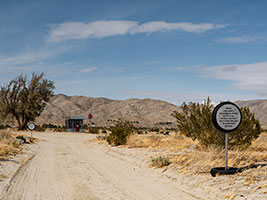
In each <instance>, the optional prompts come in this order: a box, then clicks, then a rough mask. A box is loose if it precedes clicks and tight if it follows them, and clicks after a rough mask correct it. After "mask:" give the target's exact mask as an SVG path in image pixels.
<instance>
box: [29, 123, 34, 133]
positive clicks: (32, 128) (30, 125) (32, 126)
mask: <svg viewBox="0 0 267 200" xmlns="http://www.w3.org/2000/svg"><path fill="white" fill-rule="evenodd" d="M28 128H29V129H30V130H31V131H33V130H34V129H35V124H34V123H30V124H29V125H28Z"/></svg>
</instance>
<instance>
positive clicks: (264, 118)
mask: <svg viewBox="0 0 267 200" xmlns="http://www.w3.org/2000/svg"><path fill="white" fill-rule="evenodd" d="M236 104H237V105H239V106H240V107H244V106H246V107H249V109H250V111H251V112H254V113H255V117H256V118H257V119H258V120H259V121H260V122H261V125H262V128H264V129H267V100H250V101H236Z"/></svg>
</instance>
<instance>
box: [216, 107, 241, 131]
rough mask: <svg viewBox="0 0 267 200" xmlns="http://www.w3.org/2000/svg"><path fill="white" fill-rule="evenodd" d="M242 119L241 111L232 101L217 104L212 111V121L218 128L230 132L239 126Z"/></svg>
mask: <svg viewBox="0 0 267 200" xmlns="http://www.w3.org/2000/svg"><path fill="white" fill-rule="evenodd" d="M241 120H242V116H241V111H240V109H239V108H238V107H237V105H235V104H234V103H232V102H223V103H220V104H219V105H217V106H216V107H215V109H214V111H213V113H212V121H213V124H214V126H215V128H217V129H218V130H220V131H222V132H225V133H229V132H232V131H234V130H235V129H237V128H238V126H239V125H240V123H241Z"/></svg>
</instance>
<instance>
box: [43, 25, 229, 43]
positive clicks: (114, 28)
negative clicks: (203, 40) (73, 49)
mask: <svg viewBox="0 0 267 200" xmlns="http://www.w3.org/2000/svg"><path fill="white" fill-rule="evenodd" d="M223 27H225V25H222V24H211V23H200V24H193V23H168V22H164V21H152V22H147V23H143V24H141V23H139V22H136V21H126V20H110V21H108V20H106V21H105V20H102V21H94V22H90V23H83V22H65V23H61V24H56V25H53V26H52V28H51V30H50V33H49V35H48V37H47V42H58V41H63V40H69V39H87V38H103V37H108V36H115V35H125V34H132V35H134V34H137V33H154V32H163V31H173V30H180V31H184V32H191V33H202V32H205V31H209V30H213V29H219V28H223Z"/></svg>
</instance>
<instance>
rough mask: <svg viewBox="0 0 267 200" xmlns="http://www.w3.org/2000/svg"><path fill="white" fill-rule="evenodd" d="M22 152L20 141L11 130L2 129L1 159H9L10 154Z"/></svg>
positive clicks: (0, 139)
mask: <svg viewBox="0 0 267 200" xmlns="http://www.w3.org/2000/svg"><path fill="white" fill-rule="evenodd" d="M19 152H21V147H20V143H19V142H18V141H17V140H15V136H13V135H12V133H11V132H9V131H5V130H1V131H0V160H7V159H8V157H9V156H10V155H15V154H18V153H19Z"/></svg>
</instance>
